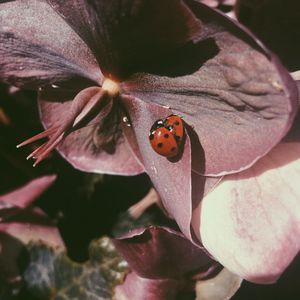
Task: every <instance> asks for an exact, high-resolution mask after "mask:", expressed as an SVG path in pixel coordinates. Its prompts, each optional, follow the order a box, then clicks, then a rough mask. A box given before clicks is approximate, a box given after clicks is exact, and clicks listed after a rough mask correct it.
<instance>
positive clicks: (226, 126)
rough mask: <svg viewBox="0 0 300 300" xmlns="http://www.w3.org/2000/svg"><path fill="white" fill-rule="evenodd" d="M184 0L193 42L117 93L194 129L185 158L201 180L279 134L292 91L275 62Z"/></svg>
mask: <svg viewBox="0 0 300 300" xmlns="http://www.w3.org/2000/svg"><path fill="white" fill-rule="evenodd" d="M186 2H187V3H190V5H191V6H190V7H191V8H192V9H193V11H194V12H195V14H196V15H197V16H198V18H199V19H200V20H201V22H202V24H203V26H202V36H201V38H200V39H199V41H198V42H197V43H190V44H187V45H186V46H184V47H182V48H181V49H179V50H178V49H177V50H176V51H173V52H169V53H168V56H166V57H165V59H160V60H158V61H157V62H154V63H153V64H152V65H151V66H149V67H148V69H144V70H143V71H144V73H139V74H135V75H133V76H132V77H131V78H130V79H129V80H127V81H126V82H125V83H124V84H123V89H124V91H125V92H128V93H130V94H131V95H134V96H136V97H137V98H139V99H142V100H143V101H147V102H149V103H150V102H155V103H158V104H161V105H166V106H169V107H171V109H172V111H173V112H174V113H177V114H179V115H181V116H182V117H183V119H184V121H185V122H186V123H187V124H188V125H190V127H192V128H193V129H194V131H195V133H196V137H197V136H198V140H197V138H195V139H194V140H195V144H198V148H199V151H198V150H197V151H195V150H194V149H195V147H193V151H192V155H193V161H195V158H194V156H195V155H196V156H200V162H201V161H202V162H201V163H198V164H196V163H194V164H193V169H196V170H197V171H198V172H200V173H203V174H206V175H221V174H227V173H233V172H237V171H240V170H242V169H245V168H247V167H249V166H251V165H252V164H253V163H254V162H255V161H257V160H258V159H259V158H260V157H262V156H263V155H265V154H266V153H267V152H268V151H269V150H270V149H271V148H272V147H273V146H274V145H275V144H276V143H278V141H279V140H280V139H281V138H282V137H283V136H284V134H285V133H286V132H287V130H288V129H289V127H290V125H291V123H292V119H293V117H294V115H295V111H296V106H297V104H296V102H297V97H298V96H297V89H296V86H295V83H294V81H293V80H292V79H291V78H290V76H289V74H288V73H287V71H286V70H285V69H284V68H283V67H282V65H281V64H280V62H279V61H278V60H277V59H276V58H275V57H274V56H273V55H271V54H270V52H268V50H266V49H265V48H264V47H263V45H262V44H261V43H260V42H259V41H257V40H255V39H254V38H253V36H251V35H250V34H249V33H248V32H246V31H244V30H243V29H241V28H240V27H238V26H237V25H236V24H235V23H233V22H232V21H230V20H229V19H227V18H226V17H225V16H223V15H221V14H220V13H217V12H216V11H214V10H212V9H211V8H208V7H206V6H205V5H203V4H201V3H197V2H196V1H186ZM146 71H147V72H146ZM201 147H202V148H203V150H202V149H201ZM201 150H202V151H201ZM202 152H203V153H202Z"/></svg>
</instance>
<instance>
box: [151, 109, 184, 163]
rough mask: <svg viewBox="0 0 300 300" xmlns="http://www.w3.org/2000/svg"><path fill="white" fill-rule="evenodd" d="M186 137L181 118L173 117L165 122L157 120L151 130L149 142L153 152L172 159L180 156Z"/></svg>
mask: <svg viewBox="0 0 300 300" xmlns="http://www.w3.org/2000/svg"><path fill="white" fill-rule="evenodd" d="M183 135H184V128H183V122H182V120H181V118H180V117H178V116H176V115H171V116H169V117H168V118H166V119H165V120H163V119H161V120H157V121H156V122H155V123H154V124H153V126H152V127H151V130H150V135H149V140H150V144H151V146H152V148H153V150H154V151H155V152H156V153H158V154H160V155H162V156H165V157H168V158H171V157H174V156H176V155H177V154H178V152H179V150H180V147H181V144H182V140H183Z"/></svg>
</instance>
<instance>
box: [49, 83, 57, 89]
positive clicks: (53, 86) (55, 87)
mask: <svg viewBox="0 0 300 300" xmlns="http://www.w3.org/2000/svg"><path fill="white" fill-rule="evenodd" d="M51 87H52V88H54V89H58V88H59V86H58V85H56V84H51Z"/></svg>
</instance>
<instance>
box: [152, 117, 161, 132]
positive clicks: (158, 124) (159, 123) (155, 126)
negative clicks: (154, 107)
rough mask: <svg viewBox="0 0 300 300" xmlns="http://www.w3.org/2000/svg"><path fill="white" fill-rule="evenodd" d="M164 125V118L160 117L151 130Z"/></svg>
mask: <svg viewBox="0 0 300 300" xmlns="http://www.w3.org/2000/svg"><path fill="white" fill-rule="evenodd" d="M163 126H164V120H162V119H159V120H157V121H156V122H155V123H154V124H153V125H152V127H151V129H150V132H152V131H154V130H156V129H158V128H160V127H163Z"/></svg>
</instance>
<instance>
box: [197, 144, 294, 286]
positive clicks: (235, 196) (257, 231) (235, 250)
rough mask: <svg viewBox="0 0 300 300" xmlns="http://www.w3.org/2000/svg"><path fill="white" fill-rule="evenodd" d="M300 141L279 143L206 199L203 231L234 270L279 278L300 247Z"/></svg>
mask: <svg viewBox="0 0 300 300" xmlns="http://www.w3.org/2000/svg"><path fill="white" fill-rule="evenodd" d="M299 180H300V144H299V143H286V144H279V145H278V146H277V147H276V148H274V149H273V150H272V151H271V152H270V153H269V154H268V155H267V156H265V157H264V158H262V159H261V160H259V161H258V162H257V163H256V164H255V165H254V166H253V167H252V168H250V169H249V170H247V171H244V172H241V173H239V174H236V175H229V176H228V177H226V179H225V180H224V181H223V182H222V183H221V184H220V185H219V186H218V187H217V188H216V189H215V190H214V191H212V192H211V193H209V194H208V195H207V196H206V197H205V198H204V199H203V202H202V209H201V216H200V215H198V218H200V222H201V223H200V230H199V232H200V235H201V239H202V242H203V245H204V246H205V247H206V249H208V251H209V252H210V253H211V254H212V255H213V256H214V257H215V258H216V259H217V260H218V261H219V262H220V263H222V264H223V265H224V266H225V267H227V268H228V269H229V270H230V271H231V272H233V273H236V274H239V275H240V276H241V277H243V278H245V279H247V280H249V281H253V282H259V283H270V282H274V281H276V280H277V279H278V278H279V276H280V275H281V273H282V272H283V271H284V270H285V269H286V267H287V266H288V265H289V264H290V263H291V261H292V260H293V259H294V257H295V256H296V255H297V253H298V252H299V249H300V241H299V234H300V201H299V199H300V189H299Z"/></svg>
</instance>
